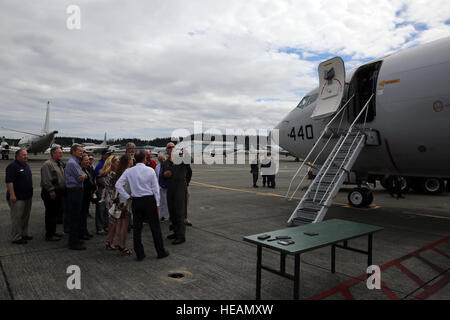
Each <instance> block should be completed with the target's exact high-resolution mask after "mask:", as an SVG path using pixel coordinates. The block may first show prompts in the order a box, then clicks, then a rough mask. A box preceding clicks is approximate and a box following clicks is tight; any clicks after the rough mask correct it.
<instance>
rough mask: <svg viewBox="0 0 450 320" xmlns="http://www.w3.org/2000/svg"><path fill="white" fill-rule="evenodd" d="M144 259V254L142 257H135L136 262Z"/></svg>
mask: <svg viewBox="0 0 450 320" xmlns="http://www.w3.org/2000/svg"><path fill="white" fill-rule="evenodd" d="M144 259H145V254H144V255H143V256H140V257H136V260H137V261H142V260H144Z"/></svg>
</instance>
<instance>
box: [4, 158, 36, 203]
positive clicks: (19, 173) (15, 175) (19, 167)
mask: <svg viewBox="0 0 450 320" xmlns="http://www.w3.org/2000/svg"><path fill="white" fill-rule="evenodd" d="M5 182H6V183H12V184H13V187H14V194H15V195H16V199H17V200H28V199H30V198H32V197H33V179H32V176H31V170H30V166H29V165H28V163H25V164H24V165H23V164H21V163H20V162H19V161H17V160H14V161H13V162H11V163H10V164H9V165H8V167H6V176H5ZM9 198H10V194H9V192H8V191H6V199H7V200H9Z"/></svg>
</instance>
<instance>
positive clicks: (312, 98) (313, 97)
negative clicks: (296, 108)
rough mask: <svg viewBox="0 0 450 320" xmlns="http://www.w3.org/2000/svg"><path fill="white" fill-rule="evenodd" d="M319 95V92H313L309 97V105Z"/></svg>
mask: <svg viewBox="0 0 450 320" xmlns="http://www.w3.org/2000/svg"><path fill="white" fill-rule="evenodd" d="M318 96H319V94H318V93H315V94H313V95H312V96H311V97H309V101H308V105H309V104H311V103H313V102H315V101H316V100H317V97H318Z"/></svg>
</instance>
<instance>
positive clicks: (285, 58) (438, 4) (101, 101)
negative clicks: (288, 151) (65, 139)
mask: <svg viewBox="0 0 450 320" xmlns="http://www.w3.org/2000/svg"><path fill="white" fill-rule="evenodd" d="M74 2H76V3H74ZM72 4H76V5H78V6H79V7H80V9H81V29H80V30H72V31H70V30H68V29H67V28H66V19H67V18H68V17H69V15H68V14H67V13H66V8H67V7H68V6H69V5H72ZM449 12H450V3H449V2H448V1H445V0H443V1H433V2H431V3H430V2H425V1H418V0H415V1H403V0H402V1H400V0H397V1H388V0H380V1H377V2H375V3H374V2H373V1H368V0H366V1H334V2H330V1H288V0H286V1H281V0H280V1H256V0H254V1H245V2H244V1H238V0H230V1H219V0H214V1H211V0H200V1H195V2H192V1H174V0H167V1H130V2H123V1H95V2H93V1H87V0H82V1H81V0H80V1H65V0H63V1H50V0H43V1H39V2H37V1H31V0H27V1H21V2H20V3H17V1H13V0H7V1H4V2H3V3H2V11H1V12H0V41H1V42H2V47H3V48H5V49H4V50H2V51H1V52H0V69H1V70H2V73H1V74H0V81H1V83H2V86H1V87H0V108H1V110H2V119H1V121H0V124H1V125H3V126H9V127H10V126H14V127H16V128H17V129H22V130H40V129H41V128H42V125H43V118H44V112H45V105H46V102H47V100H50V102H51V108H52V111H51V128H52V129H57V130H59V131H60V134H61V135H66V136H71V135H78V136H85V137H87V136H89V137H95V138H101V137H102V136H103V134H104V132H105V131H107V132H108V136H109V137H111V138H119V137H140V138H145V139H148V138H152V137H157V136H166V135H168V134H170V133H171V131H172V129H175V128H188V129H191V130H192V128H193V122H194V121H203V122H204V128H209V127H217V128H219V129H222V130H225V128H271V127H273V126H274V125H276V123H277V122H278V121H279V120H280V119H281V118H282V117H283V116H284V115H285V114H286V113H287V112H289V111H290V110H291V109H292V108H293V107H295V106H296V105H297V103H298V101H299V100H300V99H301V96H303V95H304V94H305V93H307V92H308V91H309V90H311V89H313V88H314V86H316V85H317V82H318V81H317V77H316V68H317V64H318V63H319V62H320V61H321V60H322V59H325V58H326V57H331V56H334V55H341V56H343V57H344V60H345V61H346V63H347V64H348V66H350V67H354V66H356V65H358V64H360V63H361V62H364V61H368V60H369V59H372V58H376V57H380V56H383V55H385V54H386V53H389V52H393V51H396V50H399V49H403V48H406V47H410V46H415V45H418V44H421V43H425V42H429V41H432V40H435V39H439V38H442V37H444V36H447V35H448V34H449V31H450V25H449V24H448V21H449V18H450V14H449ZM0 131H1V130H0ZM0 134H6V135H8V136H14V135H13V134H10V133H8V132H4V131H1V132H0Z"/></svg>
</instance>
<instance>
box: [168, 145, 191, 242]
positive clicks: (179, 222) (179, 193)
mask: <svg viewBox="0 0 450 320" xmlns="http://www.w3.org/2000/svg"><path fill="white" fill-rule="evenodd" d="M166 152H167V154H168V156H169V158H168V159H167V160H166V161H164V163H163V166H162V176H163V179H164V180H165V181H166V182H167V185H168V188H167V205H168V207H169V217H170V222H171V224H172V229H173V234H170V235H168V236H167V238H168V239H173V242H172V244H175V245H176V244H181V243H183V242H185V241H186V224H185V223H184V219H185V218H186V209H187V203H186V196H187V182H186V176H187V170H188V167H187V166H188V165H189V164H185V163H184V162H181V161H180V162H181V163H179V164H177V163H175V161H174V158H175V156H176V157H177V160H181V159H182V158H183V152H182V151H180V154H178V155H175V152H176V151H175V144H173V143H172V142H169V143H168V144H167V146H166ZM176 162H178V161H176Z"/></svg>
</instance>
